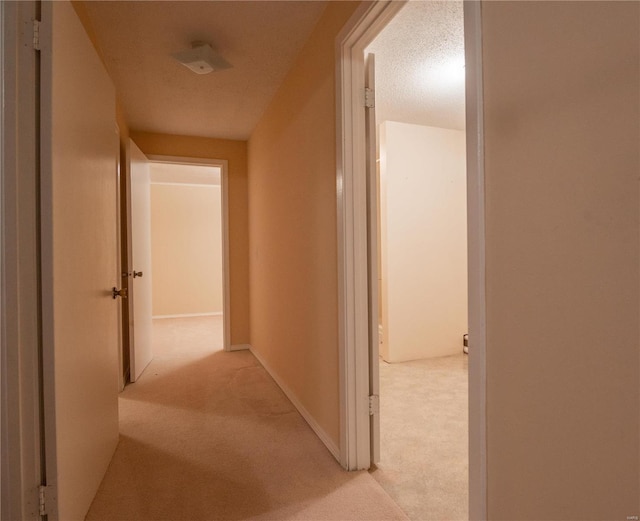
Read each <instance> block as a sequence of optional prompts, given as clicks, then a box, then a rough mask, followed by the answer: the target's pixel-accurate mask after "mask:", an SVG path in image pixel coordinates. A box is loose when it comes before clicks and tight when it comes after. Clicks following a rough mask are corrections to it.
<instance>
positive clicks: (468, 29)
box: [338, 2, 486, 518]
mask: <svg viewBox="0 0 640 521" xmlns="http://www.w3.org/2000/svg"><path fill="white" fill-rule="evenodd" d="M405 4H406V3H405V2H403V3H399V2H378V3H376V5H374V6H370V7H369V6H363V7H362V8H361V9H360V10H359V11H358V12H357V13H356V14H355V15H354V17H353V21H352V23H351V24H349V25H348V27H346V28H345V29H344V31H343V33H342V34H341V35H340V37H339V40H338V41H339V51H340V56H341V58H340V67H339V77H338V93H339V102H338V106H339V107H341V109H342V110H341V111H339V116H338V128H339V131H340V136H339V139H338V143H339V150H338V186H339V187H340V188H341V190H339V193H338V208H339V212H338V216H339V228H338V229H339V245H340V247H341V249H340V250H339V259H340V275H341V277H340V279H339V280H340V282H341V287H340V289H341V292H340V297H341V298H340V310H341V315H340V319H341V329H340V331H341V374H342V378H341V391H342V392H341V397H342V400H341V406H342V407H341V418H342V423H341V425H342V429H341V434H342V437H341V442H342V445H341V448H342V451H341V453H342V462H343V465H344V466H345V467H346V468H350V469H361V468H370V466H371V465H372V464H373V463H375V461H376V458H375V448H376V444H377V443H378V442H379V434H380V433H379V430H376V425H379V409H378V403H379V402H378V397H377V396H376V393H375V390H376V386H377V384H378V381H377V380H376V374H375V370H374V367H375V366H376V364H377V362H378V359H377V351H378V343H377V342H378V327H377V325H378V324H377V322H378V320H377V316H378V310H377V309H375V310H374V309H372V308H373V306H371V302H372V301H375V300H376V299H375V298H373V297H372V293H373V294H374V295H375V296H377V291H372V288H375V287H376V285H377V275H376V274H375V273H373V272H372V270H371V269H370V265H369V259H370V258H371V251H370V244H371V243H374V242H375V240H376V237H377V230H376V229H375V228H376V225H375V223H376V220H375V213H376V212H375V210H376V205H375V204H371V199H372V197H371V193H372V192H369V194H368V190H369V189H370V187H371V180H372V179H373V177H371V176H372V175H374V174H375V170H374V169H372V168H369V170H367V166H368V164H369V166H371V165H372V164H373V165H375V162H373V161H371V160H368V159H367V155H368V149H367V145H366V135H367V132H366V127H367V125H366V122H367V118H368V116H367V111H368V110H370V109H369V108H365V106H363V105H367V106H368V105H369V103H367V100H366V99H365V103H362V99H363V95H362V93H363V91H365V85H366V84H365V73H364V71H365V54H364V51H365V49H366V48H367V47H368V46H369V45H370V44H371V42H372V41H373V40H374V39H375V37H376V36H377V35H378V34H379V33H380V32H381V31H382V30H383V28H384V27H386V25H387V24H388V23H389V22H390V21H391V20H392V19H393V18H394V16H395V15H396V14H398V12H399V11H400V10H401V9H402V8H403V7H404V6H405ZM480 15H481V13H480V9H479V6H478V5H476V4H475V3H473V2H465V3H464V40H465V62H466V63H465V72H466V80H465V84H466V115H465V116H466V131H465V134H466V156H467V200H466V210H467V234H468V257H467V260H468V284H469V294H468V298H469V315H468V318H469V338H470V344H471V346H472V348H471V353H470V355H469V395H468V398H469V405H468V411H469V460H468V461H469V515H470V517H471V518H475V517H478V518H481V517H483V516H484V515H485V512H486V499H485V498H486V451H485V444H484V439H485V369H484V360H485V331H484V312H485V311H484V310H485V304H484V225H483V223H484V193H483V185H484V180H483V157H482V146H481V145H482V132H481V131H482V86H481V81H480V78H481V70H482V63H481V18H480ZM424 29H425V26H424V24H423V25H422V26H420V27H416V28H415V30H420V31H421V30H424ZM365 98H366V96H365ZM373 193H375V192H373ZM372 209H373V211H371V210H372ZM363 238H364V239H363ZM371 264H372V265H375V263H371ZM460 349H462V339H460Z"/></svg>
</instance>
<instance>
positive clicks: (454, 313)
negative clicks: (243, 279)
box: [365, 2, 468, 520]
mask: <svg viewBox="0 0 640 521" xmlns="http://www.w3.org/2000/svg"><path fill="white" fill-rule="evenodd" d="M416 27H419V28H420V30H416ZM365 54H366V55H367V64H368V66H369V67H373V59H374V58H375V107H374V108H373V109H374V110H370V111H369V112H375V122H372V123H374V124H375V130H374V132H372V138H374V139H375V150H376V162H375V166H376V167H377V168H375V169H373V171H372V172H371V175H372V176H375V179H374V181H375V183H374V186H377V193H376V194H375V196H376V197H375V199H376V201H375V202H376V212H375V213H376V216H375V217H374V216H373V215H372V216H371V217H370V219H372V218H375V219H376V222H375V223H374V224H375V225H376V226H375V229H376V230H377V237H376V239H377V240H376V243H377V245H378V247H377V251H376V252H375V259H373V260H374V262H375V264H376V266H374V267H375V268H377V269H376V271H377V280H376V282H377V287H378V295H377V303H378V313H377V321H375V318H376V317H374V320H372V321H373V322H374V324H375V323H377V325H378V327H379V362H378V364H379V379H380V384H379V396H380V400H379V403H380V405H379V406H380V420H379V421H380V453H379V457H378V458H377V459H376V460H375V461H374V463H375V466H374V467H372V470H371V473H372V475H373V477H374V478H375V479H376V480H377V481H378V482H379V483H380V484H381V485H382V487H383V488H384V489H385V490H386V491H387V492H388V493H389V495H390V496H391V497H393V498H394V500H395V501H396V502H397V503H398V504H399V505H400V506H401V507H402V508H403V510H404V511H405V512H406V513H407V515H408V516H409V518H410V519H420V520H423V519H444V518H454V519H467V518H468V418H467V415H468V403H467V402H468V400H467V395H468V369H467V356H466V354H465V353H464V350H463V347H464V346H463V338H464V335H465V334H466V333H467V329H468V316H467V313H468V309H467V300H468V298H467V296H468V289H467V215H466V213H467V211H466V210H467V203H466V198H467V191H466V157H465V156H466V150H465V112H464V110H465V82H464V80H465V74H464V30H463V12H462V2H408V3H407V4H406V5H405V7H404V8H403V9H402V10H401V11H400V12H399V13H398V14H397V15H396V16H394V18H393V19H392V20H391V21H390V22H389V23H388V24H387V25H386V27H385V28H384V29H383V30H382V31H381V32H380V33H379V34H378V35H377V36H376V37H375V39H374V40H373V42H372V43H371V44H370V45H369V46H368V47H367V48H366V49H365ZM369 117H372V115H371V114H370V115H369ZM371 363H372V364H375V363H376V360H372V361H371Z"/></svg>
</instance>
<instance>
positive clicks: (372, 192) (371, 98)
mask: <svg viewBox="0 0 640 521" xmlns="http://www.w3.org/2000/svg"><path fill="white" fill-rule="evenodd" d="M365 88H366V89H367V97H368V100H367V109H366V116H365V118H366V130H365V138H366V147H367V213H368V219H367V222H368V229H367V234H368V237H367V239H368V245H369V247H368V252H367V257H368V269H369V396H373V397H374V403H373V405H374V410H373V414H372V415H371V463H377V462H378V461H380V412H379V408H378V401H379V398H378V397H379V395H380V374H379V373H380V368H379V365H378V364H379V363H380V362H379V351H380V344H379V341H378V337H379V329H378V171H377V170H378V169H377V163H376V109H375V56H374V55H373V54H368V55H367V59H366V63H365Z"/></svg>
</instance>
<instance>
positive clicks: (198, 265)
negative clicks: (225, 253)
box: [151, 164, 223, 316]
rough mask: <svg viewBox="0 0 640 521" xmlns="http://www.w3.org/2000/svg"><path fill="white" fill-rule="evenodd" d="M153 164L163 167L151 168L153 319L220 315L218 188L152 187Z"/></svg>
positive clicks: (175, 185) (156, 176) (220, 265)
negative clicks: (156, 317) (204, 314)
mask: <svg viewBox="0 0 640 521" xmlns="http://www.w3.org/2000/svg"><path fill="white" fill-rule="evenodd" d="M158 166H160V167H161V168H165V169H166V166H167V165H153V164H152V165H151V168H152V184H151V259H152V260H151V263H152V272H153V315H154V316H166V315H190V314H202V313H221V312H222V280H223V277H222V222H221V218H222V213H221V191H220V185H219V184H217V185H214V184H211V185H193V184H180V183H167V182H163V183H157V182H155V181H154V180H155V179H158V178H159V177H158V172H156V171H155V170H156V169H157V168H158ZM182 168H191V169H195V170H196V171H197V169H199V168H202V167H197V166H192V167H184V166H183V167H182Z"/></svg>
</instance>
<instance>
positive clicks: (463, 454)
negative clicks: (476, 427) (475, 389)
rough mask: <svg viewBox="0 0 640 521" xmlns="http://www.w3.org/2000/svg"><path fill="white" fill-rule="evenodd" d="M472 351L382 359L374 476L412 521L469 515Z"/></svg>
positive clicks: (454, 518)
mask: <svg viewBox="0 0 640 521" xmlns="http://www.w3.org/2000/svg"><path fill="white" fill-rule="evenodd" d="M467 389H468V367H467V356H466V355H463V354H460V355H456V356H450V357H444V358H433V359H430V360H416V361H412V362H403V363H397V364H387V363H385V362H381V363H380V412H381V416H380V423H381V425H380V431H381V433H380V434H381V436H380V437H381V443H380V460H381V461H380V463H379V464H378V466H377V469H374V470H372V472H371V474H372V475H373V477H374V478H375V479H376V480H377V481H378V482H379V483H380V484H381V485H382V487H383V488H384V489H385V490H386V491H387V492H388V493H389V495H390V496H391V497H392V498H393V499H394V500H395V501H396V503H398V505H400V507H402V509H403V510H404V511H405V512H406V513H407V515H408V516H409V518H410V519H411V520H413V521H428V520H438V521H442V520H463V519H469V511H468V483H469V456H468V436H469V435H468V431H469V427H468V413H467V411H468V396H467Z"/></svg>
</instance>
